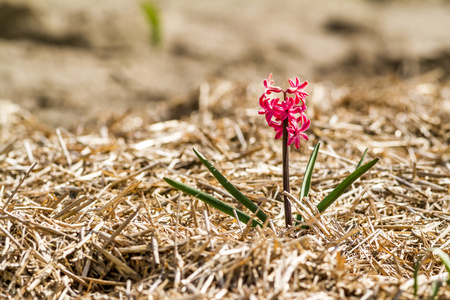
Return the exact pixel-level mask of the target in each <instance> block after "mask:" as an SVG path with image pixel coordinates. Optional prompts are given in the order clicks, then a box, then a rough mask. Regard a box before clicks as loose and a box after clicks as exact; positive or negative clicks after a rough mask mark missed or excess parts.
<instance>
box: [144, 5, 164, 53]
mask: <svg viewBox="0 0 450 300" xmlns="http://www.w3.org/2000/svg"><path fill="white" fill-rule="evenodd" d="M141 7H142V10H143V12H144V14H145V17H146V19H147V23H148V25H149V26H150V29H151V31H152V35H151V39H152V44H153V46H158V45H159V44H161V40H162V30H161V17H160V10H159V8H158V7H157V6H156V4H155V3H153V2H152V1H147V2H143V3H142V4H141Z"/></svg>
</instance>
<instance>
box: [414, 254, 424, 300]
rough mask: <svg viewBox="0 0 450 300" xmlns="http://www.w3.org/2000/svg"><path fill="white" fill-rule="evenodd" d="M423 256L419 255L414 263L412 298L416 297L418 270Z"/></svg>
mask: <svg viewBox="0 0 450 300" xmlns="http://www.w3.org/2000/svg"><path fill="white" fill-rule="evenodd" d="M422 258H423V256H422V255H420V256H419V257H418V258H417V260H416V263H415V264H414V296H417V292H418V291H419V269H420V265H421V262H422Z"/></svg>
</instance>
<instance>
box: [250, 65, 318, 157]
mask: <svg viewBox="0 0 450 300" xmlns="http://www.w3.org/2000/svg"><path fill="white" fill-rule="evenodd" d="M272 84H273V80H272V74H270V75H269V77H268V78H267V79H266V80H264V86H265V88H266V89H265V91H264V94H262V96H261V97H260V98H259V104H260V105H261V107H262V108H263V109H262V110H260V111H258V113H259V114H261V115H262V114H264V115H266V121H267V124H269V126H270V127H272V128H273V129H275V131H276V134H275V138H276V139H279V138H280V137H281V136H283V127H284V126H283V123H284V121H285V120H286V119H287V127H286V129H287V133H288V135H289V136H288V145H291V144H292V143H294V144H295V148H297V149H298V148H299V147H300V140H301V139H304V140H308V136H307V135H306V134H305V133H304V131H306V130H307V129H308V128H309V125H310V123H311V121H310V120H309V119H308V118H307V117H306V115H305V111H306V104H305V98H306V96H308V93H307V92H305V91H304V88H305V87H306V86H307V85H308V82H306V81H305V82H303V83H300V80H299V79H298V78H297V77H296V78H295V82H294V81H293V80H291V79H289V84H290V85H291V87H290V88H288V89H286V90H283V89H281V88H280V87H278V86H273V85H272ZM272 93H275V94H278V93H283V95H284V100H283V101H281V102H280V98H276V97H273V96H270V95H271V94H272Z"/></svg>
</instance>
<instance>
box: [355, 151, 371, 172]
mask: <svg viewBox="0 0 450 300" xmlns="http://www.w3.org/2000/svg"><path fill="white" fill-rule="evenodd" d="M368 150H369V148H366V150H364V153H363V155H362V157H361V159H360V161H359V163H358V165H357V166H356V170H358V169H359V167H361V165H362V163H363V161H364V158H365V157H366V154H367V151H368Z"/></svg>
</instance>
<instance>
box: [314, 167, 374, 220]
mask: <svg viewBox="0 0 450 300" xmlns="http://www.w3.org/2000/svg"><path fill="white" fill-rule="evenodd" d="M378 160H379V159H378V158H376V159H374V160H372V161H370V162H368V163H367V164H365V165H363V166H362V167H359V168H358V169H356V171H355V172H353V173H352V174H350V175H349V176H348V177H347V178H345V179H344V181H342V182H341V183H340V184H339V185H338V186H337V187H336V188H335V189H334V190H333V191H331V193H330V194H328V196H326V197H325V198H324V199H323V200H322V201H321V202H320V203H319V204H317V209H318V210H319V212H323V211H324V210H325V209H327V208H328V207H329V206H330V205H331V204H333V203H334V201H336V200H337V199H338V198H339V197H340V196H341V195H342V194H343V193H344V192H345V191H346V190H347V188H348V187H349V186H350V185H352V184H353V182H355V181H356V180H357V179H358V178H359V177H361V176H362V175H363V174H364V173H366V172H367V171H369V169H370V168H372V167H373V166H374V165H375V164H376V163H377V162H378Z"/></svg>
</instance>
